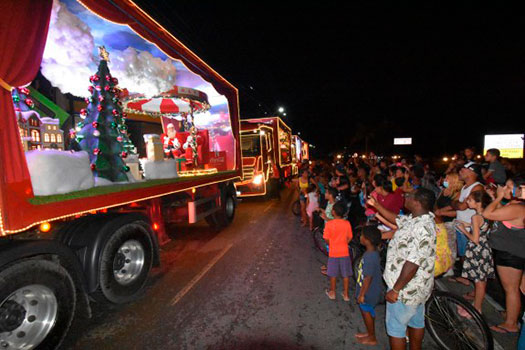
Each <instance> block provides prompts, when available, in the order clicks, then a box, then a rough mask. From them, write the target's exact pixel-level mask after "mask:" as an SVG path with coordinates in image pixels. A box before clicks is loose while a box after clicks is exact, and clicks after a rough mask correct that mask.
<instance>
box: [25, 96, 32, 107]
mask: <svg viewBox="0 0 525 350" xmlns="http://www.w3.org/2000/svg"><path fill="white" fill-rule="evenodd" d="M24 102H25V103H26V105H28V107H29V108H33V107H34V106H35V103H34V102H33V100H32V99H30V98H26V99H25V100H24Z"/></svg>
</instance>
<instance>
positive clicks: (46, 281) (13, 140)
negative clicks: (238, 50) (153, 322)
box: [0, 0, 242, 349]
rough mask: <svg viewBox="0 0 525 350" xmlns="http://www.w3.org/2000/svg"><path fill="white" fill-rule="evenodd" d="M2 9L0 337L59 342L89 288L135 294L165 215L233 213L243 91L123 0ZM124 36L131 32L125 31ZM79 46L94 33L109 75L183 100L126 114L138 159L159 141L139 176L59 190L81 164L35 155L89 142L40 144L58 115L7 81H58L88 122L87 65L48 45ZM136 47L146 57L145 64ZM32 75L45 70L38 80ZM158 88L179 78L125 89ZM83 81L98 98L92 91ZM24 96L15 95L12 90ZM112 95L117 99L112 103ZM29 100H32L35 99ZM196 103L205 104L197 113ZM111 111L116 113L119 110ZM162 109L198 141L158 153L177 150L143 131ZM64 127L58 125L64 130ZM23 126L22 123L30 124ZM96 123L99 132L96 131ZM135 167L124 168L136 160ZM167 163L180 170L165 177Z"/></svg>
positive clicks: (37, 343)
mask: <svg viewBox="0 0 525 350" xmlns="http://www.w3.org/2000/svg"><path fill="white" fill-rule="evenodd" d="M0 9H1V11H0V20H1V21H2V23H3V24H5V26H3V27H2V28H10V32H9V36H10V40H9V43H4V42H0V47H1V48H2V52H3V53H2V60H3V61H4V63H6V64H5V65H0V66H2V67H1V68H0V78H1V79H0V86H1V87H0V99H1V101H2V103H0V140H1V141H0V174H1V176H0V235H1V236H2V238H1V239H0V314H1V315H2V316H1V317H0V347H2V348H8V349H13V348H14V349H19V348H20V349H21V348H23V349H34V348H45V349H53V348H57V347H59V346H60V345H61V344H62V343H63V341H64V339H65V338H66V335H67V333H68V330H69V329H70V328H71V327H74V326H78V325H79V324H80V322H81V320H83V319H84V317H88V316H89V314H90V306H89V303H90V300H95V301H97V302H102V303H116V304H119V303H125V302H129V301H131V300H134V299H136V298H137V296H138V295H140V292H141V290H142V288H143V287H144V285H145V283H146V280H147V277H148V274H149V272H150V269H151V268H152V267H153V266H158V265H159V264H160V257H159V245H161V244H163V243H165V242H166V241H168V240H169V236H168V234H167V232H166V226H165V225H166V223H173V222H175V223H176V222H182V221H186V222H190V223H193V222H196V221H198V220H201V219H205V220H206V221H208V223H209V224H210V225H212V226H215V227H217V228H222V227H224V226H226V225H228V224H229V223H230V222H231V221H232V220H233V217H234V214H235V207H236V191H235V187H234V181H236V180H238V179H240V177H241V175H242V159H241V151H240V130H239V129H240V125H239V105H238V91H237V89H236V88H235V87H234V86H233V85H231V84H230V83H229V82H228V81H226V80H225V79H224V78H223V77H221V76H220V75H219V74H218V73H217V72H215V71H214V70H213V69H212V68H210V67H209V66H208V65H207V64H206V63H205V62H203V61H202V60H201V59H200V58H199V57H197V56H196V55H195V54H194V53H193V52H192V51H190V50H189V49H188V48H187V47H186V46H184V45H183V44H182V43H181V42H180V41H179V40H178V39H176V38H175V37H174V36H173V35H171V34H170V33H169V32H168V31H167V30H166V29H164V28H163V27H162V26H161V25H160V24H159V23H157V22H156V21H155V20H154V19H153V18H151V17H150V16H149V15H148V14H147V13H145V12H144V11H143V10H142V9H140V8H139V7H138V6H137V5H136V4H134V3H133V2H132V1H131V0H111V1H109V0H82V2H81V3H80V2H78V3H77V2H76V1H74V0H60V1H55V2H53V1H52V0H41V1H31V0H16V1H15V0H8V1H5V2H3V4H2V5H1V6H0ZM60 16H65V17H67V21H66V22H67V23H73V24H74V25H75V28H76V30H77V32H75V35H76V36H71V37H69V36H68V35H69V33H68V28H65V27H64V25H65V23H66V22H64V21H62V22H60V21H57V17H58V19H59V20H60ZM59 22H60V25H62V27H60V26H58V24H57V23H59ZM67 23H66V24H67ZM95 25H96V26H97V27H91V26H95ZM75 28H72V30H73V29H75ZM78 28H80V29H78ZM122 33H124V34H125V35H124V34H122ZM116 34H118V35H120V36H119V38H120V39H119V40H120V41H119V43H120V44H122V45H123V44H126V45H128V44H129V46H128V48H127V49H125V50H124V49H123V48H122V47H118V48H117V47H116V46H115V41H113V42H108V41H106V40H110V38H111V37H112V35H116ZM79 35H84V36H85V39H86V40H82V39H83V38H82V37H79ZM126 38H129V40H130V41H129V43H128V42H122V41H123V40H127V39H126ZM14 42H24V50H17V52H13V50H12V49H13V46H12V43H14ZM64 43H65V44H64ZM68 43H69V44H68ZM77 43H79V44H78V45H76V44H77ZM80 43H82V44H80ZM120 44H119V45H120ZM57 45H59V46H57ZM60 45H69V46H60ZM86 45H87V46H88V47H87V49H86V52H85V53H84V55H82V56H79V57H80V58H79V59H82V57H86V55H87V56H89V55H90V54H91V53H92V51H93V49H94V48H95V47H94V46H95V45H97V46H98V45H105V47H106V48H107V50H108V51H101V62H102V60H107V64H108V65H109V67H110V68H111V72H112V73H113V74H116V73H115V72H120V73H117V74H116V76H117V75H118V74H124V78H125V79H124V78H122V77H119V79H121V78H122V79H121V83H124V84H126V85H128V86H129V87H130V88H129V89H128V90H130V91H129V92H130V95H129V96H135V97H136V98H135V99H133V100H130V101H133V102H137V101H139V102H144V104H147V103H148V101H150V100H152V101H154V103H153V104H155V103H156V102H159V101H161V102H162V103H160V105H161V107H162V104H163V103H164V102H165V101H164V100H165V99H171V100H172V102H173V103H174V104H175V105H177V108H181V111H182V110H183V108H187V109H186V112H180V111H179V112H180V113H179V114H176V113H175V112H174V111H173V110H172V111H170V112H169V113H167V114H166V113H164V112H163V111H159V112H155V111H151V110H149V111H148V110H146V109H144V110H143V111H139V110H138V109H137V110H135V112H133V111H132V112H130V113H129V116H128V118H129V120H128V124H129V130H131V132H130V138H131V139H132V140H134V143H135V146H137V149H138V150H137V153H138V154H137V158H138V157H144V156H145V155H146V154H147V155H148V157H149V153H148V152H150V151H149V150H147V149H146V148H147V147H149V146H151V147H152V152H153V153H152V157H153V159H154V160H153V161H152V160H151V159H150V160H149V163H148V162H146V163H147V164H149V168H147V170H145V171H146V173H144V174H143V172H142V171H140V166H138V165H137V166H136V169H134V170H135V176H136V177H137V176H138V177H140V178H139V179H135V180H133V181H131V179H130V177H128V179H129V181H128V182H114V183H112V182H110V183H106V184H103V185H100V186H95V187H93V186H91V187H89V188H84V187H82V189H79V190H69V191H66V192H64V191H59V190H58V188H59V187H60V188H62V187H61V186H63V183H61V181H62V180H60V181H59V180H57V179H64V182H68V181H71V179H75V178H76V174H77V172H76V171H77V170H76V168H74V167H69V166H64V167H62V166H61V165H60V164H61V163H60V162H58V163H57V164H56V165H53V166H49V163H48V162H43V161H42V160H47V159H51V157H59V158H64V159H65V158H67V157H69V156H71V155H75V154H82V155H83V154H84V153H85V155H86V157H87V156H88V155H89V154H88V152H84V153H83V152H74V153H73V152H67V151H62V152H61V151H59V150H58V149H56V150H44V149H42V145H44V144H43V143H38V142H39V141H41V139H40V137H41V136H42V139H44V138H45V139H52V140H53V139H54V140H57V139H60V140H61V141H62V136H61V135H62V134H61V133H59V132H58V131H59V130H57V128H56V126H57V125H59V123H58V122H52V121H48V124H49V125H48V124H45V123H44V121H45V120H47V119H45V118H44V116H42V115H39V113H43V112H42V111H40V112H37V111H34V110H31V111H29V114H27V115H29V117H27V118H26V117H23V115H24V111H21V110H20V108H16V107H15V108H13V101H12V99H13V98H14V97H13V96H15V95H14V93H15V92H17V93H18V92H20V93H21V94H24V93H27V94H31V92H30V91H29V89H26V90H24V89H25V88H23V86H26V85H28V84H30V83H32V82H33V83H32V84H31V89H35V90H42V91H47V92H49V91H51V92H54V95H53V96H47V97H48V98H51V99H54V103H56V104H60V105H61V107H62V109H64V110H65V111H66V112H67V113H69V114H70V116H71V118H74V122H75V123H76V122H77V121H79V125H81V126H82V127H80V126H78V128H79V129H85V128H86V127H90V126H89V125H85V123H84V124H83V122H82V118H85V114H86V113H87V112H86V111H85V109H86V108H80V107H86V103H83V102H82V100H81V99H80V98H79V97H80V96H78V95H75V92H74V91H76V90H75V88H76V86H75V84H76V81H75V77H76V76H77V75H82V74H84V73H82V72H83V71H82V69H84V70H85V67H84V66H79V67H78V69H79V71H76V69H77V67H74V66H71V65H69V66H68V65H62V66H61V63H60V59H59V57H58V56H53V55H54V54H56V55H60V54H61V53H67V52H68V50H70V51H71V52H72V53H75V52H78V50H82V47H83V46H86ZM90 45H91V46H90ZM112 45H113V46H112ZM54 50H57V51H54ZM104 50H105V49H104ZM107 52H109V54H110V55H111V56H110V57H109V58H108V54H107ZM125 55H127V56H125ZM124 56H125V57H124ZM88 58H89V57H88ZM123 58H125V59H123ZM89 59H91V58H89ZM141 59H145V60H147V62H148V63H147V64H144V65H142V66H141V65H140V64H141ZM17 64H18V65H17ZM22 64H23V66H21V65H22ZM131 64H134V65H135V66H131ZM119 65H120V66H119ZM101 66H102V63H100V64H99V69H100V67H101ZM40 67H41V68H40ZM95 68H96V66H93V67H91V68H90V69H95ZM3 69H5V71H4V70H3ZM39 69H40V72H39ZM142 69H143V70H144V71H141V70H142ZM155 69H157V70H155ZM17 72H19V73H17ZM20 72H22V73H20ZM57 72H59V73H57ZM60 72H61V73H60ZM135 73H136V74H135ZM126 74H128V75H129V76H127V75H126ZM137 74H143V75H144V74H146V75H147V74H152V76H151V77H152V79H151V81H152V82H155V84H157V85H159V86H160V87H159V86H153V85H151V84H149V82H140V81H139V80H136V75H137ZM161 74H162V78H160V77H159V75H161ZM164 74H167V75H166V76H164ZM170 74H171V75H170ZM37 75H38V77H40V78H38V79H36V78H37ZM42 76H43V77H44V78H42ZM88 78H90V77H89V76H85V81H84V80H83V81H82V82H81V84H82V88H85V87H86V86H87V85H88V83H89V80H88ZM134 79H135V80H134ZM170 79H173V80H170ZM37 80H38V81H39V83H35V82H36V81H37ZM90 80H91V81H92V82H93V84H94V85H93V86H95V88H97V89H98V88H100V87H103V85H102V83H100V84H101V85H96V84H97V82H99V81H106V80H107V83H105V84H110V85H108V86H112V85H111V84H116V80H114V79H113V78H112V77H111V76H110V75H109V74H108V75H106V76H105V77H104V76H96V77H95V76H92V77H91V78H90ZM168 80H169V81H168ZM133 82H135V83H137V84H135V85H133V84H134V83H133ZM124 84H122V85H124ZM181 85H182V86H185V87H187V88H180V86H181ZM21 86H22V87H21ZM164 86H175V87H173V88H171V89H166V90H169V91H170V93H168V94H158V93H157V94H150V96H149V97H150V98H146V94H142V95H141V94H137V95H132V94H131V93H133V92H138V93H144V92H146V90H147V89H150V88H160V89H162V87H164ZM177 86H179V88H177ZM17 87H21V88H17ZM46 87H47V88H46ZM123 87H126V86H123ZM142 88H143V90H142V91H141V89H142ZM59 89H60V91H62V93H60V91H59ZM68 89H69V90H68ZM101 90H102V91H101V92H100V93H99V94H98V96H99V99H98V100H96V101H93V99H92V100H90V104H91V105H92V106H95V104H98V105H99V106H101V105H102V104H103V103H106V106H109V103H110V102H109V101H107V99H106V100H104V98H103V97H101V96H102V92H103V90H104V89H101ZM107 90H110V89H107ZM173 90H177V91H175V92H173ZM42 91H41V92H42ZM90 91H91V93H92V94H93V95H92V96H97V95H96V93H97V92H96V89H95V90H93V89H91V90H90ZM115 91H116V90H115ZM199 91H200V92H199ZM66 92H70V94H67V95H66V94H65V93H66ZM85 92H86V95H87V94H88V92H87V90H85ZM106 92H107V91H106ZM115 93H116V92H115ZM73 95H74V96H76V97H75V98H73V97H71V96H73ZM16 96H19V95H16ZM155 99H157V100H155ZM159 99H162V100H159ZM19 100H20V98H19V97H17V99H16V100H15V102H17V103H19V102H20V101H19ZM117 100H118V99H117V98H115V101H114V102H113V103H114V104H115V105H116V104H120V102H117ZM79 101H80V102H79ZM150 102H151V101H150ZM25 103H26V104H27V105H29V106H31V105H32V104H34V102H33V101H31V98H29V97H28V98H26V99H25ZM184 103H186V104H185V105H184ZM139 104H140V103H139ZM183 105H184V106H185V107H184V106H183ZM199 108H201V109H202V113H201V114H197V113H196V114H195V115H194V114H193V113H194V112H196V111H197V110H198V109H199ZM88 109H89V107H88ZM42 110H47V109H45V108H44V107H42ZM79 110H80V112H79ZM93 110H94V109H91V110H90V112H89V113H91V112H92V111H93ZM101 110H104V105H102V107H100V109H99V111H101ZM115 111H116V112H115ZM113 112H114V114H115V115H119V110H118V109H117V108H116V109H114V110H113ZM140 112H144V113H140ZM46 117H48V116H46ZM166 118H168V119H169V120H168V124H171V125H170V127H172V126H173V125H175V126H176V127H177V128H179V129H178V130H177V131H176V132H177V140H178V142H177V141H175V143H177V144H179V145H180V147H183V143H184V145H186V144H187V145H186V146H185V148H186V149H187V147H192V148H191V151H190V152H186V155H184V152H183V155H182V156H181V157H179V158H173V159H158V157H159V154H160V156H162V155H163V153H164V156H165V155H166V154H170V155H171V150H167V151H166V149H165V148H164V149H163V147H162V146H165V145H162V144H161V145H158V144H154V143H152V144H151V145H147V144H144V143H143V142H142V143H141V141H140V140H141V139H143V136H145V135H146V134H148V135H151V134H153V135H158V134H161V133H167V130H166V122H165V121H166ZM51 119H52V118H51ZM123 119H124V118H123ZM41 121H42V124H40V123H41ZM75 123H73V122H71V123H70V124H71V125H72V126H74V125H75ZM44 125H46V126H45V128H44ZM65 125H68V124H67V123H65V124H62V129H63V131H65V132H64V134H67V133H68V130H67V129H66V126H65ZM122 125H123V124H122ZM122 125H113V126H112V127H113V128H114V129H116V128H117V127H118V128H120V127H121V126H122ZM22 126H23V127H25V128H29V129H30V130H29V131H30V132H29V134H28V133H27V130H25V129H23V128H22ZM98 127H99V125H96V124H95V123H93V128H98ZM183 127H185V128H184V129H183ZM97 130H98V129H97ZM129 130H128V131H129ZM40 133H42V134H41V135H40ZM53 133H55V134H56V135H55V134H53ZM58 134H60V136H58ZM73 134H74V132H73ZM123 134H126V133H125V132H123ZM50 135H51V136H50ZM99 135H100V132H98V133H97V131H95V132H93V135H92V136H94V137H98V136H99ZM21 136H22V138H23V139H24V140H27V139H28V138H29V139H31V141H34V142H33V143H31V142H30V143H31V145H33V146H34V147H32V148H33V150H29V151H27V152H25V151H24V149H23V144H22V142H21ZM158 137H159V139H161V138H160V137H161V135H158ZM154 138H155V137H153V138H152V139H154ZM121 139H122V137H121V138H120V139H119V140H121ZM70 141H71V143H72V141H73V139H71V140H70ZM172 141H173V140H172ZM161 142H162V141H161ZM26 143H27V142H26ZM155 147H156V149H155ZM159 147H160V148H159ZM159 150H160V152H159ZM101 152H102V153H103V152H106V150H102V151H101V150H100V149H97V150H96V151H95V153H96V154H98V155H100V153H101ZM188 153H189V154H190V156H189V157H192V158H191V159H188V155H187V154H188ZM71 157H72V156H71ZM124 157H125V155H122V158H124ZM155 157H157V158H156V159H155ZM184 157H186V158H184ZM86 159H87V160H86V161H87V163H86V164H87V167H88V170H95V169H96V170H97V171H99V169H101V168H102V167H103V166H102V165H98V163H97V165H96V167H95V166H94V164H95V163H91V169H89V159H90V158H86ZM35 161H36V163H35ZM39 161H40V163H39ZM141 161H142V159H141ZM181 163H182V164H181ZM64 164H69V163H67V162H66V163H64ZM126 164H128V163H126ZM129 165H130V166H128V165H126V166H125V168H126V169H125V171H129V170H130V167H131V163H129ZM144 166H145V165H144V164H143V168H144ZM177 166H178V169H176V170H175V168H176V167H177ZM99 167H100V168H99ZM144 169H146V168H144ZM159 169H161V170H159ZM162 169H168V170H162ZM88 173H89V171H88ZM158 173H160V176H159V175H158ZM171 173H174V174H176V176H175V177H173V176H162V175H163V174H171ZM69 174H71V175H69ZM128 174H129V173H128ZM155 174H157V176H156V177H155V176H154V175H155ZM88 175H89V174H88ZM143 176H145V179H142V177H143ZM41 183H47V184H48V185H49V184H56V186H55V187H53V186H51V185H49V186H47V187H48V188H46V186H44V187H43V188H46V190H49V191H51V193H47V192H42V191H43V190H42V188H41V186H42V185H41ZM42 193H45V194H42Z"/></svg>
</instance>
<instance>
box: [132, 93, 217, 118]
mask: <svg viewBox="0 0 525 350" xmlns="http://www.w3.org/2000/svg"><path fill="white" fill-rule="evenodd" d="M208 109H210V104H209V103H208V96H207V95H206V94H205V93H204V92H202V91H199V90H195V89H191V88H186V87H181V86H174V87H173V89H171V90H169V91H166V92H163V93H161V94H159V95H158V96H154V97H151V98H146V97H144V96H134V97H131V98H129V99H128V100H125V101H124V110H125V111H127V112H130V113H141V114H148V115H154V116H159V115H169V114H171V115H173V114H190V113H192V112H193V113H199V112H203V111H207V110H208Z"/></svg>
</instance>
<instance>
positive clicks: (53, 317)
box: [0, 259, 76, 349]
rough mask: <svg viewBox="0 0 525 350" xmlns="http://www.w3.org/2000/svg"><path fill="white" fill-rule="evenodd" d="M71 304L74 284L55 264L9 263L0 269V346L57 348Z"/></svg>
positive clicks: (36, 261)
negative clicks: (9, 264) (3, 268)
mask: <svg viewBox="0 0 525 350" xmlns="http://www.w3.org/2000/svg"><path fill="white" fill-rule="evenodd" d="M75 307H76V290H75V285H74V283H73V280H72V279H71V276H70V275H69V274H68V272H67V271H66V269H64V268H63V267H62V266H60V265H59V264H56V263H54V262H51V261H48V260H43V259H34V260H33V259H31V260H24V261H22V262H19V263H15V264H14V265H11V266H9V267H8V268H6V269H5V270H3V271H1V272H0V348H2V349H35V348H37V347H38V348H39V349H55V348H57V347H58V346H59V345H60V344H61V343H62V341H63V339H64V337H65V335H66V333H67V331H68V329H69V327H70V326H71V322H72V320H73V316H74V314H75Z"/></svg>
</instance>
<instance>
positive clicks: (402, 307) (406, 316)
mask: <svg viewBox="0 0 525 350" xmlns="http://www.w3.org/2000/svg"><path fill="white" fill-rule="evenodd" d="M407 327H410V328H425V304H419V305H406V304H403V303H402V302H401V301H398V302H397V303H394V304H391V303H388V302H387V303H386V332H387V334H388V335H389V336H391V337H394V338H404V337H406V334H407Z"/></svg>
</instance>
